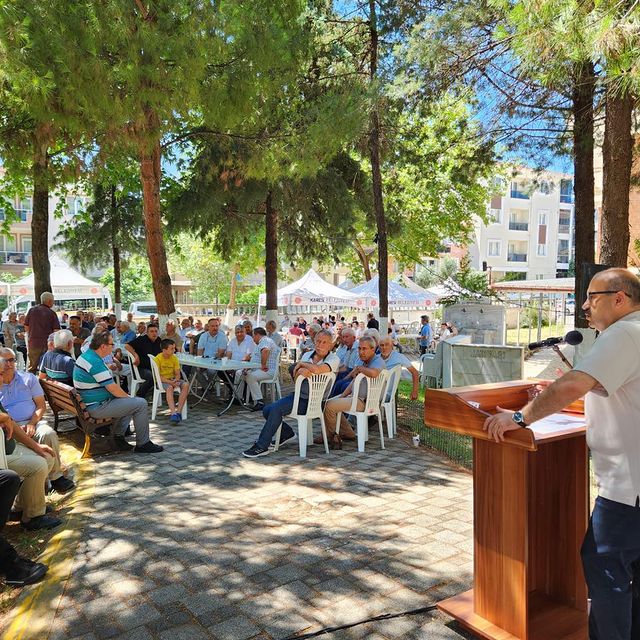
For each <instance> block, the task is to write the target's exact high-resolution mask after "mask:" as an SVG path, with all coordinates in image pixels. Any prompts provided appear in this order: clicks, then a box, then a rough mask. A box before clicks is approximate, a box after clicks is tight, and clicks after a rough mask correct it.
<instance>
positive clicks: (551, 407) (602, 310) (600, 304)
mask: <svg viewBox="0 0 640 640" xmlns="http://www.w3.org/2000/svg"><path fill="white" fill-rule="evenodd" d="M582 308H583V309H584V311H585V315H586V317H587V319H588V320H589V326H591V327H593V328H594V329H597V330H598V331H600V332H601V333H600V335H599V336H598V338H597V340H596V341H595V344H594V345H593V347H592V348H591V350H590V351H589V352H588V353H587V355H586V356H585V357H584V358H583V359H582V360H581V361H580V362H579V363H578V364H577V365H576V366H575V367H574V368H573V370H572V371H570V372H569V373H566V374H565V375H564V376H562V377H561V378H559V379H558V380H556V381H555V382H554V383H553V384H551V385H550V386H549V387H548V388H547V389H545V390H544V391H543V392H542V393H541V394H540V395H539V396H538V397H536V398H535V399H534V400H532V401H531V402H529V403H528V404H527V405H526V406H525V407H523V408H522V409H521V410H520V411H516V412H515V413H514V412H512V411H508V410H506V409H501V408H500V407H498V410H499V412H498V413H497V414H496V415H494V416H491V417H490V418H487V420H486V422H485V425H484V428H485V430H487V431H488V432H489V434H490V435H491V436H492V437H493V438H495V440H496V441H500V440H502V439H503V438H504V433H505V432H506V431H511V430H512V429H520V428H522V427H526V426H528V425H530V424H531V423H532V422H535V421H536V420H540V419H542V418H544V417H546V416H548V415H551V414H552V413H555V412H556V411H559V410H560V409H562V408H563V407H565V406H567V405H568V404H570V403H571V402H573V401H574V400H577V399H578V398H581V397H582V396H583V395H585V394H586V398H585V414H586V419H587V444H588V445H589V448H590V449H591V459H592V462H593V468H594V472H595V476H596V481H597V484H598V497H597V498H596V502H595V506H594V509H593V513H592V514H591V520H590V522H589V529H588V530H587V533H586V535H585V539H584V542H583V545H582V564H583V568H584V575H585V579H586V581H587V586H588V588H589V597H590V598H591V612H590V614H589V638H590V640H605V639H606V640H614V639H615V640H623V639H626V640H630V639H631V638H638V637H640V619H639V618H638V615H637V612H638V611H640V609H639V607H640V462H639V461H640V433H639V431H638V416H640V358H639V357H638V355H639V354H640V281H639V280H638V278H637V277H636V276H635V275H633V274H632V273H631V272H630V271H627V270H626V269H607V270H605V271H601V272H599V273H598V274H596V275H595V276H594V277H593V278H592V280H591V282H590V283H589V288H588V291H587V300H586V301H585V303H584V304H583V305H582Z"/></svg>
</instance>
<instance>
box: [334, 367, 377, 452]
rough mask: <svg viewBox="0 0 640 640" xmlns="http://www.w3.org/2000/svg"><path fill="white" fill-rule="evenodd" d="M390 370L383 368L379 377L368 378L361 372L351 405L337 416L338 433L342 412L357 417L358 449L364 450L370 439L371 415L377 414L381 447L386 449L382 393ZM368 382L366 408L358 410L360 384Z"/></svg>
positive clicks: (355, 382) (337, 431) (354, 384)
mask: <svg viewBox="0 0 640 640" xmlns="http://www.w3.org/2000/svg"><path fill="white" fill-rule="evenodd" d="M388 376H389V372H388V371H387V370H386V369H383V370H382V371H381V372H380V374H379V375H378V377H377V378H367V377H366V376H365V375H364V374H363V373H359V374H358V375H357V376H356V377H355V379H354V381H353V399H352V401H351V407H349V409H348V410H347V411H344V412H342V411H341V412H339V413H338V415H337V416H336V433H340V419H341V417H342V413H347V414H349V415H351V416H355V417H356V428H357V436H358V451H360V452H362V451H364V443H365V442H366V441H367V440H369V416H377V418H378V426H379V427H380V448H381V449H384V430H383V428H382V412H381V404H382V398H383V396H382V394H383V393H384V391H385V390H386V388H387V378H388ZM363 382H366V384H367V385H368V387H367V397H366V398H365V401H364V410H363V411H358V390H359V389H360V385H361V384H363Z"/></svg>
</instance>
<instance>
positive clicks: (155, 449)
mask: <svg viewBox="0 0 640 640" xmlns="http://www.w3.org/2000/svg"><path fill="white" fill-rule="evenodd" d="M133 451H134V453H160V452H161V451H164V447H161V446H160V445H159V444H155V443H153V442H151V440H148V441H147V442H145V443H144V444H142V445H137V446H136V447H135V448H134V450H133Z"/></svg>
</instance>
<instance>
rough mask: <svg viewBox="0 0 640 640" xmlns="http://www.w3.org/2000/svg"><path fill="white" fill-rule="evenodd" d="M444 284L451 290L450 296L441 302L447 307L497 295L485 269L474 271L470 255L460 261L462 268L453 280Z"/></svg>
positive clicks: (454, 275)
mask: <svg viewBox="0 0 640 640" xmlns="http://www.w3.org/2000/svg"><path fill="white" fill-rule="evenodd" d="M443 284H444V285H445V286H446V287H447V288H448V289H449V290H450V291H451V294H450V295H449V296H447V297H446V298H442V299H441V300H440V304H441V305H442V306H445V307H448V306H451V305H453V304H457V303H458V302H462V301H464V300H477V299H478V298H490V297H495V293H494V292H493V290H492V289H491V288H490V287H489V281H488V278H487V274H486V273H485V272H484V271H474V270H473V269H472V268H471V263H470V260H469V257H468V256H465V257H464V258H463V259H462V260H461V261H460V268H459V269H458V271H457V272H456V273H455V274H453V276H452V277H451V280H450V281H448V282H444V283H443Z"/></svg>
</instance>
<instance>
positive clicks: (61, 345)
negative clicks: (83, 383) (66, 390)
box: [40, 329, 76, 386]
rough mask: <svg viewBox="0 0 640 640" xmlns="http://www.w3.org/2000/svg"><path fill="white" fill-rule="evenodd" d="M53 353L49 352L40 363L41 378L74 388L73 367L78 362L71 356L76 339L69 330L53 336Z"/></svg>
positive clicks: (63, 330)
mask: <svg viewBox="0 0 640 640" xmlns="http://www.w3.org/2000/svg"><path fill="white" fill-rule="evenodd" d="M53 346H54V349H53V351H47V352H46V353H45V354H44V355H43V357H42V361H41V363H40V372H41V374H40V377H43V376H44V377H47V378H50V379H51V380H57V381H58V382H62V383H63V384H68V385H70V386H73V367H75V364H76V361H75V360H74V359H73V357H72V356H71V351H72V349H73V348H74V346H75V345H74V337H73V334H72V333H71V331H70V330H69V329H61V330H60V331H56V332H55V333H54V334H53Z"/></svg>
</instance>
